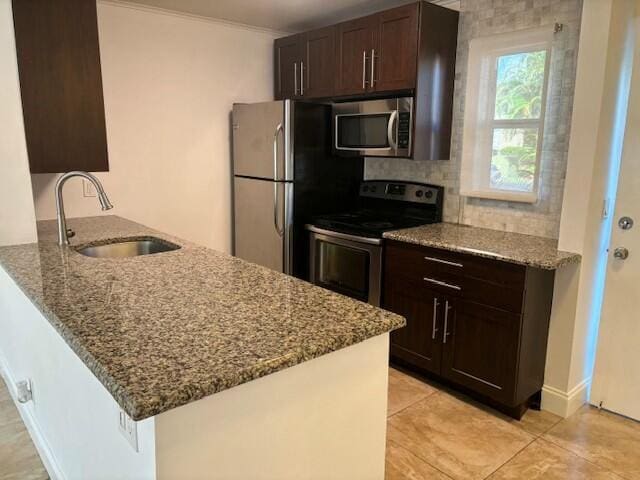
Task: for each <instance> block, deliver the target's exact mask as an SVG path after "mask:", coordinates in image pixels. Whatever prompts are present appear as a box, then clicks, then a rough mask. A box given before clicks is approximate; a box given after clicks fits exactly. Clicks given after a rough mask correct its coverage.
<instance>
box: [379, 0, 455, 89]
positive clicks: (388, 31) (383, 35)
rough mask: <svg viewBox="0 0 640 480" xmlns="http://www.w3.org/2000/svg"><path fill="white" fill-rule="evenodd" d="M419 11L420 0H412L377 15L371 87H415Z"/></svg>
mask: <svg viewBox="0 0 640 480" xmlns="http://www.w3.org/2000/svg"><path fill="white" fill-rule="evenodd" d="M419 13H420V4H418V3H414V4H411V5H406V6H404V7H399V8H394V9H392V10H387V11H386V12H382V13H380V14H378V15H377V16H376V17H377V22H376V26H375V31H374V45H375V46H374V48H373V50H372V52H371V62H372V65H373V66H372V67H371V90H373V91H390V90H391V91H393V90H406V89H412V88H414V87H415V84H416V68H417V67H416V66H417V62H418V60H417V59H418V57H417V52H418V23H419V22H418V18H419ZM454 45H455V42H454Z"/></svg>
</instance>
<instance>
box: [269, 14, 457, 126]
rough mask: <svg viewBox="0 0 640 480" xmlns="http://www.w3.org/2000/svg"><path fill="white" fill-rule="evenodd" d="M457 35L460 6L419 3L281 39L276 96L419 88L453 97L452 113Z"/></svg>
mask: <svg viewBox="0 0 640 480" xmlns="http://www.w3.org/2000/svg"><path fill="white" fill-rule="evenodd" d="M457 35H458V12H455V11H453V10H449V9H447V8H444V7H440V6H437V5H433V4H431V3H428V2H414V3H410V4H408V5H404V6H401V7H397V8H392V9H390V10H385V11H383V12H379V13H376V14H373V15H368V16H366V17H362V18H357V19H354V20H349V21H346V22H343V23H340V24H338V25H335V26H332V27H327V28H323V29H320V30H315V31H313V32H307V33H302V34H299V35H294V36H291V37H286V38H281V39H278V40H276V41H275V58H276V68H275V76H276V98H277V99H282V98H300V97H306V98H324V97H329V96H331V97H337V98H340V97H361V96H372V95H373V96H376V95H378V94H384V93H387V92H398V93H400V92H405V93H406V92H410V93H411V92H413V93H415V94H417V95H423V96H427V95H433V96H435V97H438V98H439V99H440V100H438V99H434V100H429V104H432V103H433V102H434V101H436V102H437V101H439V102H441V103H443V104H444V106H445V107H446V106H447V103H448V104H449V108H448V109H447V108H445V112H448V111H449V110H451V108H450V104H451V99H452V96H453V78H454V70H455V56H456V45H457ZM331 56H333V57H331ZM318 66H321V68H318ZM436 66H437V68H436ZM286 87H288V88H286ZM436 90H437V91H436ZM430 106H433V107H438V105H430ZM424 110H425V111H433V109H430V108H426V109H424ZM421 121H422V120H421Z"/></svg>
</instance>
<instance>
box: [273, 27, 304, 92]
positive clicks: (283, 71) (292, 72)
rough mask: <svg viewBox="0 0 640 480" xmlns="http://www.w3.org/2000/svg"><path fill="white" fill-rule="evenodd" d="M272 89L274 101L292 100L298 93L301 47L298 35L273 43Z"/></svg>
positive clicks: (300, 77) (300, 78)
mask: <svg viewBox="0 0 640 480" xmlns="http://www.w3.org/2000/svg"><path fill="white" fill-rule="evenodd" d="M273 56H274V61H275V65H274V73H275V79H274V88H275V98H276V100H284V99H286V98H294V97H296V96H298V94H299V93H300V83H301V80H302V76H301V75H300V62H301V59H302V47H301V38H300V35H293V36H291V37H285V38H278V39H277V40H276V41H275V42H274V55H273Z"/></svg>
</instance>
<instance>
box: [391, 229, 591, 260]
mask: <svg viewBox="0 0 640 480" xmlns="http://www.w3.org/2000/svg"><path fill="white" fill-rule="evenodd" d="M384 238H386V239H389V240H397V241H399V242H405V243H412V244H414V245H422V246H425V247H433V248H441V249H444V250H450V251H453V252H460V253H467V254H471V255H476V256H479V257H485V258H491V259H494V260H502V261H505V262H510V263H516V264H519V265H526V266H529V267H535V268H542V269H545V270H555V269H558V268H561V267H563V266H565V265H569V264H574V263H580V261H581V258H582V257H581V256H580V255H579V254H577V253H570V252H563V251H561V250H558V242H557V240H554V239H551V238H544V237H536V236H533V235H523V234H521V233H512V232H504V231H499V230H489V229H487V228H478V227H470V226H467V225H459V224H455V223H434V224H431V225H423V226H420V227H414V228H406V229H403V230H394V231H390V232H386V233H385V234H384Z"/></svg>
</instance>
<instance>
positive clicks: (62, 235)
mask: <svg viewBox="0 0 640 480" xmlns="http://www.w3.org/2000/svg"><path fill="white" fill-rule="evenodd" d="M71 177H82V178H84V179H86V180H89V181H90V182H91V183H93V186H94V187H96V192H98V200H100V205H101V206H102V210H111V209H112V208H113V205H111V202H110V201H109V198H108V197H107V194H106V193H105V192H104V189H103V188H102V184H101V183H100V180H98V179H97V178H96V177H94V176H93V175H91V174H90V173H88V172H79V171H74V172H68V173H65V174H64V175H62V176H61V177H60V178H58V181H57V182H56V186H55V192H56V214H57V217H58V245H69V236H73V235H74V234H73V232H70V231H69V230H67V219H66V217H65V215H64V203H63V201H62V187H63V185H64V184H65V182H66V181H67V180H69V179H70V178H71Z"/></svg>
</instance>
